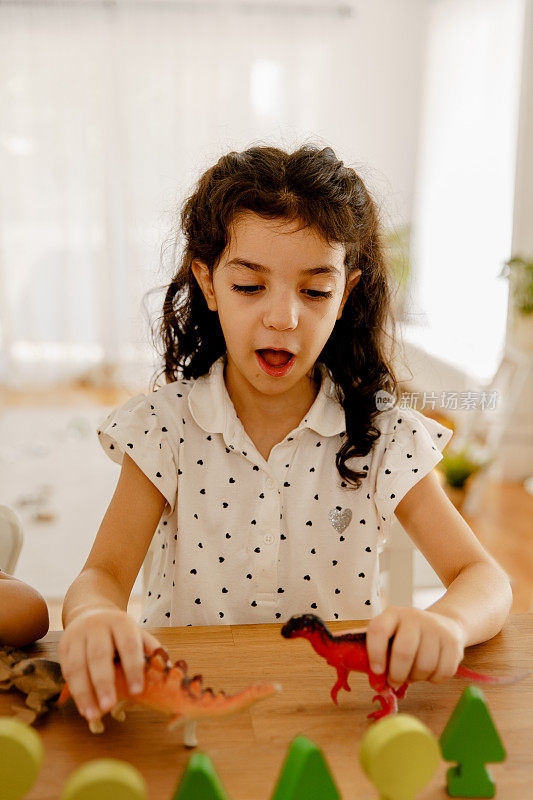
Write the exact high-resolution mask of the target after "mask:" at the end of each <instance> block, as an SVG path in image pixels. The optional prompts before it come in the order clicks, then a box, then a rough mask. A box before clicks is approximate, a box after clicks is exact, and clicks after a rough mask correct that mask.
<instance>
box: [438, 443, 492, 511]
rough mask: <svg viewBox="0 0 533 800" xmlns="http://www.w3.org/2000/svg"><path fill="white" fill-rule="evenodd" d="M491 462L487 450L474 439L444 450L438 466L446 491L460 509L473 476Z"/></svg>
mask: <svg viewBox="0 0 533 800" xmlns="http://www.w3.org/2000/svg"><path fill="white" fill-rule="evenodd" d="M489 462H490V458H489V457H488V456H487V452H486V450H485V449H484V448H483V447H481V446H480V445H479V444H478V443H477V442H474V441H471V442H466V443H465V444H463V445H462V446H461V447H457V448H456V449H451V448H446V449H445V450H444V452H443V454H442V459H441V461H439V463H438V464H437V467H436V468H437V470H438V471H439V472H440V473H441V474H442V475H443V477H444V483H443V488H444V491H445V492H446V494H447V495H448V497H449V498H450V500H451V501H452V503H453V504H454V506H455V507H456V508H457V510H458V511H460V510H461V507H462V505H463V503H464V500H465V497H466V494H467V491H468V485H469V482H470V481H471V478H472V476H473V475H475V474H476V473H477V472H479V470H481V469H483V468H484V467H486V466H487V464H488V463H489Z"/></svg>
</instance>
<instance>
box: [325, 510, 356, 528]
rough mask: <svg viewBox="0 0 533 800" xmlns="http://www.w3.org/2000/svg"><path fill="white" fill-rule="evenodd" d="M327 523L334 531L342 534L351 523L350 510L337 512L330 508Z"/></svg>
mask: <svg viewBox="0 0 533 800" xmlns="http://www.w3.org/2000/svg"><path fill="white" fill-rule="evenodd" d="M329 521H330V522H331V524H332V525H333V527H334V528H335V530H337V531H338V532H339V533H342V532H343V531H345V530H346V528H347V527H348V525H349V524H350V522H351V521H352V510H351V508H345V509H344V511H339V509H338V508H332V509H331V511H330V512H329Z"/></svg>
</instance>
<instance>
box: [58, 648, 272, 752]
mask: <svg viewBox="0 0 533 800" xmlns="http://www.w3.org/2000/svg"><path fill="white" fill-rule="evenodd" d="M144 658H145V666H144V688H143V691H142V692H141V693H140V694H136V695H130V693H129V688H128V683H127V680H126V676H125V675H124V671H123V669H122V665H121V664H120V659H119V657H118V655H117V656H115V689H116V693H117V704H116V706H115V707H114V708H113V709H112V710H111V716H112V717H113V718H114V719H117V720H119V721H120V722H123V721H124V719H125V718H126V715H125V713H124V706H125V705H127V704H131V705H141V706H146V707H147V708H155V709H157V710H158V711H164V712H166V713H170V714H173V718H172V720H171V722H170V724H169V726H168V729H169V730H173V729H174V728H177V727H178V726H179V725H185V733H184V740H183V741H184V744H185V745H186V747H196V745H197V744H198V742H197V740H196V737H195V726H196V720H197V719H198V718H199V717H215V716H222V715H225V714H232V713H234V712H235V711H240V710H241V709H243V708H246V707H247V706H250V705H252V703H255V702H257V701H258V700H261V699H262V698H264V697H268V696H269V695H271V694H274V693H275V692H279V691H281V686H280V685H279V684H278V683H257V684H254V685H253V686H248V688H247V689H243V691H242V692H238V693H237V694H233V695H226V694H225V693H224V692H223V691H220V692H214V691H213V690H212V689H209V688H207V689H202V676H201V675H194V677H192V678H189V677H188V675H187V663H186V662H185V661H183V660H182V661H176V662H175V664H173V663H172V662H171V661H170V659H169V657H168V654H167V652H166V651H165V650H164V649H163V648H162V647H158V648H157V650H154V652H153V653H152V654H151V655H150V656H148V655H146V654H145V656H144ZM70 696H71V695H70V691H69V688H68V684H67V683H65V685H64V687H63V690H62V692H61V694H60V696H59V698H58V700H57V705H58V706H62V705H64V704H65V703H66V702H67V700H68V698H69V697H70ZM89 728H90V730H91V732H92V733H102V732H103V730H104V725H103V722H102V720H101V719H97V720H92V721H90V722H89Z"/></svg>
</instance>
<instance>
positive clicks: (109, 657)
mask: <svg viewBox="0 0 533 800" xmlns="http://www.w3.org/2000/svg"><path fill="white" fill-rule="evenodd" d="M114 656H115V646H114V643H113V639H112V637H111V634H110V632H109V630H108V629H104V630H103V631H102V630H101V629H99V630H98V631H97V632H96V631H89V632H88V634H87V665H88V667H89V675H90V678H91V681H92V684H93V687H94V691H95V693H96V696H97V698H98V705H99V706H100V708H101V710H102V712H106V711H109V709H111V708H113V706H114V705H116V702H117V695H116V691H115V668H114V665H113V660H114Z"/></svg>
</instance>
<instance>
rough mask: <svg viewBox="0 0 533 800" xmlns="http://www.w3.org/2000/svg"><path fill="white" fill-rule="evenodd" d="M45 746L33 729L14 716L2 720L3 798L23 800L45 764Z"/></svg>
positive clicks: (0, 780)
mask: <svg viewBox="0 0 533 800" xmlns="http://www.w3.org/2000/svg"><path fill="white" fill-rule="evenodd" d="M43 755H44V751H43V743H42V741H41V737H40V736H39V734H38V733H37V731H35V730H34V729H33V728H32V727H30V726H29V725H27V724H26V723H25V722H22V721H21V720H18V719H13V718H12V717H0V797H2V800H21V798H22V797H24V795H25V794H27V792H29V791H30V789H31V787H32V786H33V784H34V783H35V781H36V779H37V775H38V774H39V770H40V769H41V764H42V763H43Z"/></svg>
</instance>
